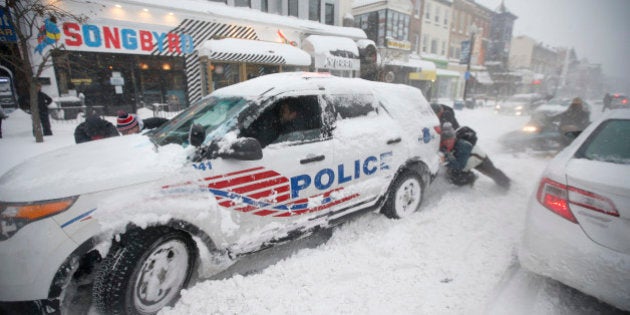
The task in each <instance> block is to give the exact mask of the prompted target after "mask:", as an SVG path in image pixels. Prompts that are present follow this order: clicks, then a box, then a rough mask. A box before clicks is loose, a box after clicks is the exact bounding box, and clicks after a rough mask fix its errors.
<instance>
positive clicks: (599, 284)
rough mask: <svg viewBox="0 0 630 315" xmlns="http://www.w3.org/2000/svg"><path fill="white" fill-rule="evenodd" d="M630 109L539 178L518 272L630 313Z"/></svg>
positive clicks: (596, 126)
mask: <svg viewBox="0 0 630 315" xmlns="http://www.w3.org/2000/svg"><path fill="white" fill-rule="evenodd" d="M629 134H630V110H614V111H611V112H609V113H606V114H605V115H604V116H602V117H600V119H599V120H597V121H595V122H593V123H592V124H591V125H590V126H589V127H588V128H587V129H586V130H584V132H583V133H582V134H581V135H580V136H579V137H578V138H576V139H575V140H574V142H573V143H572V144H571V145H570V146H568V147H567V148H565V149H564V150H563V151H562V152H560V153H559V154H558V155H557V156H556V157H555V158H554V159H553V160H551V161H550V163H549V165H548V166H547V168H546V169H545V171H544V172H543V174H542V177H541V180H540V183H539V185H538V187H537V189H536V191H535V192H534V194H533V196H532V198H531V199H530V203H529V206H528V212H527V217H526V223H525V231H524V235H523V241H522V244H521V247H520V249H519V260H520V262H521V265H522V266H523V267H525V268H526V269H528V270H530V271H533V272H534V273H537V274H541V275H544V276H547V277H550V278H553V279H556V280H558V281H560V282H562V283H564V284H566V285H569V286H571V287H574V288H576V289H578V290H580V291H582V292H584V293H586V294H589V295H592V296H594V297H596V298H598V299H600V300H602V301H604V302H606V303H609V304H611V305H613V306H615V307H618V308H620V309H622V310H626V311H630V141H629V140H628V139H629V138H628V135H629Z"/></svg>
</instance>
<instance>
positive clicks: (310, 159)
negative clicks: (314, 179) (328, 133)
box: [300, 155, 326, 164]
mask: <svg viewBox="0 0 630 315" xmlns="http://www.w3.org/2000/svg"><path fill="white" fill-rule="evenodd" d="M325 158H326V156H324V155H316V156H311V157H307V158H305V159H303V160H300V164H307V163H313V162H319V161H323V160H324V159H325Z"/></svg>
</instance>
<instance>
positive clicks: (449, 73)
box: [437, 69, 461, 77]
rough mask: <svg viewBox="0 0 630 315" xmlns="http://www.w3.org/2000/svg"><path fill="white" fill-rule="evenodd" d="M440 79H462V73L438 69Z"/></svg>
mask: <svg viewBox="0 0 630 315" xmlns="http://www.w3.org/2000/svg"><path fill="white" fill-rule="evenodd" d="M437 76H438V77H460V76H461V73H459V72H457V71H455V70H446V69H437Z"/></svg>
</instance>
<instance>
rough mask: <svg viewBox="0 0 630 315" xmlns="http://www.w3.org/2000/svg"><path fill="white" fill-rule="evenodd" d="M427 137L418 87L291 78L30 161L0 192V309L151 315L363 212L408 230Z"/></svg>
mask: <svg viewBox="0 0 630 315" xmlns="http://www.w3.org/2000/svg"><path fill="white" fill-rule="evenodd" d="M290 120H291V121H292V125H288V123H286V121H290ZM282 122H285V124H283V125H282V126H281V124H282ZM437 127H439V120H438V118H437V116H436V115H435V113H434V112H433V110H432V109H431V107H430V106H429V103H428V102H427V101H426V99H425V98H424V96H423V95H422V92H421V91H420V90H419V89H416V88H414V87H411V86H407V85H402V84H388V83H382V82H373V81H367V80H362V79H351V78H339V77H334V76H331V75H327V74H321V73H302V72H288V73H277V74H270V75H265V76H260V77H258V78H255V79H251V80H247V81H244V82H241V83H238V84H234V85H231V86H228V87H225V88H222V89H218V90H216V91H214V92H213V93H211V94H210V95H208V96H206V97H204V98H203V99H201V100H200V101H199V102H197V103H196V104H194V105H193V106H191V107H190V108H188V109H186V110H184V111H183V112H181V113H180V114H179V115H177V116H175V117H174V118H172V119H171V120H170V121H169V122H167V123H165V124H164V125H162V126H161V127H159V128H157V129H154V130H153V131H152V132H151V133H148V134H133V135H127V136H123V137H113V138H107V139H103V140H101V141H94V142H88V143H85V144H81V145H77V146H70V147H67V148H64V149H62V150H57V151H54V152H50V153H47V154H43V155H40V156H38V157H35V158H33V159H31V160H28V161H26V162H25V163H23V164H21V165H19V166H17V167H15V168H13V169H12V170H10V171H9V172H7V173H6V174H4V175H3V176H2V177H1V178H0V220H1V221H0V275H1V276H0V310H2V309H4V308H3V306H7V305H14V304H15V303H19V302H25V303H26V302H30V303H31V304H33V305H38V306H39V308H43V309H44V310H45V311H46V313H62V314H63V313H73V312H72V310H68V308H69V307H71V306H72V301H73V298H74V296H73V292H76V288H77V287H78V286H79V285H87V284H90V283H91V284H92V287H93V292H92V301H93V303H94V304H95V308H96V309H97V310H98V311H99V313H102V314H155V313H157V312H158V311H159V310H160V309H162V308H163V307H164V306H167V305H172V304H174V303H175V302H176V301H177V299H178V298H179V292H180V290H181V289H182V288H185V287H186V286H187V285H188V284H189V282H190V281H191V279H193V277H194V276H193V275H195V274H198V275H200V277H202V278H207V277H211V276H213V275H215V274H216V273H217V272H220V271H222V270H223V269H225V268H227V266H229V265H231V264H232V263H234V262H236V260H237V259H238V258H240V257H243V256H245V255H248V254H252V253H256V252H259V251H261V250H263V249H266V248H269V247H272V246H273V245H275V244H280V243H284V242H287V241H289V240H292V239H296V238H299V237H304V236H307V235H309V234H311V233H313V232H315V231H317V230H318V229H321V228H328V227H331V226H334V225H336V224H339V223H341V222H344V221H345V220H347V219H349V218H352V217H354V216H355V215H357V214H360V213H364V212H369V211H381V212H382V213H383V214H384V215H385V216H387V217H390V218H404V217H407V216H409V215H411V214H412V213H414V212H415V211H417V210H418V209H419V208H420V205H421V203H422V200H423V197H424V196H425V192H426V189H427V188H428V185H429V184H430V183H431V181H432V179H433V178H435V176H436V174H437V172H438V170H439V165H440V158H439V154H438V149H439V139H440V137H439V135H438V134H437V131H436V129H437ZM42 174H45V175H46V176H42ZM32 313H44V311H43V310H41V311H40V312H35V311H34V312H32Z"/></svg>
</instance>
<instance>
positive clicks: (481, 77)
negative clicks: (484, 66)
mask: <svg viewBox="0 0 630 315" xmlns="http://www.w3.org/2000/svg"><path fill="white" fill-rule="evenodd" d="M471 75H472V76H473V77H474V78H475V80H477V82H479V83H481V84H483V85H491V84H494V81H492V78H491V77H490V74H489V73H488V72H487V71H480V72H472V73H471Z"/></svg>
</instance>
